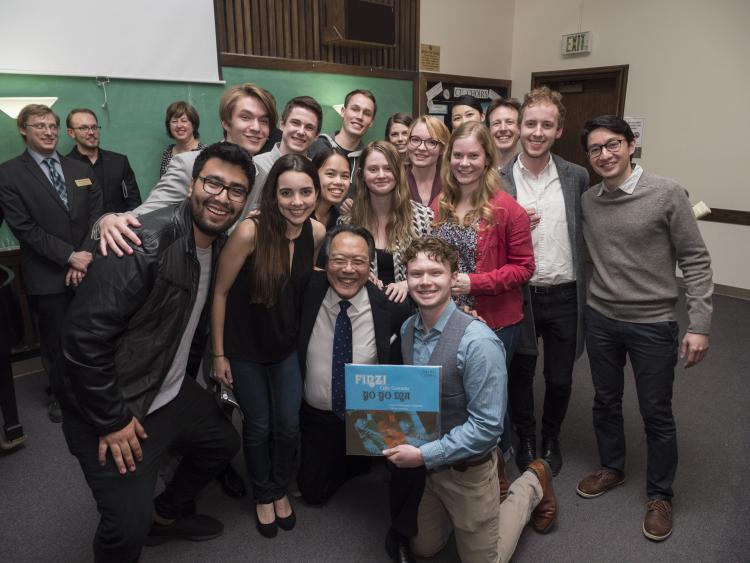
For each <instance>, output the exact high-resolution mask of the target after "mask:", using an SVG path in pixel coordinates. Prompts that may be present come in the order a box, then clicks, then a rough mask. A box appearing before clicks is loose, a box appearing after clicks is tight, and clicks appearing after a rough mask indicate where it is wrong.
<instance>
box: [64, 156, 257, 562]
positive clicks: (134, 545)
mask: <svg viewBox="0 0 750 563" xmlns="http://www.w3.org/2000/svg"><path fill="white" fill-rule="evenodd" d="M254 178H255V169H254V166H253V163H252V159H251V157H250V155H249V154H248V153H247V152H245V151H244V150H243V149H242V148H240V147H239V146H237V145H234V144H231V143H218V144H215V145H212V146H210V147H208V148H206V149H205V150H204V151H203V152H202V153H200V155H199V156H198V157H197V158H196V160H195V165H194V167H193V179H192V182H191V184H190V188H189V191H188V194H189V197H188V199H187V200H186V201H184V202H183V203H181V204H179V205H176V206H169V207H164V208H162V209H159V210H157V211H154V212H152V213H149V214H146V215H144V216H143V217H142V218H141V225H142V227H141V228H140V229H138V230H137V232H138V236H139V237H140V239H141V241H142V245H141V246H139V247H137V248H135V249H134V251H133V253H132V254H129V255H126V256H123V257H122V258H118V257H116V256H114V255H110V256H100V257H98V258H97V259H96V260H95V261H94V263H93V265H92V266H91V267H90V269H89V271H88V274H87V275H86V278H85V279H84V281H83V283H82V284H81V286H80V287H79V289H78V291H77V294H76V297H75V299H74V300H73V303H72V304H71V305H70V309H69V311H68V314H67V317H66V321H65V326H64V333H63V350H64V353H65V358H66V359H67V362H68V370H67V380H66V382H65V383H66V385H65V390H66V393H65V396H64V401H63V432H64V434H65V440H66V441H67V443H68V448H69V449H70V451H71V453H72V454H73V455H75V456H76V457H77V458H78V461H79V463H80V464H81V469H82V470H83V473H84V475H85V476H86V481H87V483H88V485H89V487H91V491H92V493H93V495H94V498H95V499H96V503H97V509H98V510H99V513H100V515H101V520H100V521H99V527H98V528H97V531H96V536H95V538H94V558H95V560H96V561H97V562H107V563H112V562H119V561H122V562H128V563H130V562H133V561H137V560H138V558H139V556H140V552H141V548H142V545H143V544H144V543H147V544H149V545H155V544H158V543H161V542H163V541H167V540H170V539H175V538H186V539H191V540H207V539H211V538H214V537H217V536H218V535H220V534H221V532H222V530H223V526H222V524H221V523H220V522H218V521H217V520H214V519H213V518H211V517H209V516H203V515H197V514H195V498H196V496H197V495H198V493H199V492H200V491H201V489H203V487H204V486H205V485H206V484H208V482H209V481H210V480H211V479H212V478H213V477H214V476H215V475H217V474H218V473H219V472H220V471H222V470H223V469H224V468H225V467H226V465H227V463H229V461H230V460H231V459H232V458H233V457H234V455H235V454H236V453H237V450H238V449H239V437H238V436H237V432H236V431H235V430H234V427H233V426H232V424H231V423H230V422H229V420H227V419H226V418H225V417H224V415H223V414H222V413H221V411H220V409H219V407H218V405H217V404H216V402H215V401H214V400H213V398H212V397H211V395H210V394H209V393H207V392H206V391H205V390H204V389H203V388H202V387H200V386H199V385H198V383H196V381H195V380H194V378H193V377H186V373H193V372H194V371H195V370H197V368H198V363H199V362H200V358H201V357H202V355H203V349H204V347H205V343H206V340H207V336H208V322H207V321H208V311H209V306H208V303H209V302H210V299H209V295H210V290H211V285H212V280H213V279H214V276H213V272H214V265H215V263H216V258H217V255H218V253H219V249H220V242H221V238H222V235H223V233H224V232H225V231H226V230H227V229H228V228H229V226H230V225H232V224H233V223H234V221H235V220H236V219H237V216H238V215H239V213H240V212H241V211H242V208H243V205H244V204H245V200H246V199H247V196H248V193H249V192H250V189H251V188H252V185H253V179H254ZM172 448H176V449H177V451H179V452H180V453H181V454H182V456H183V457H182V461H181V462H180V465H179V466H178V467H177V471H176V472H175V474H174V477H173V479H172V480H171V481H170V483H169V484H168V485H167V487H166V489H165V490H164V492H163V493H162V494H161V495H159V496H158V497H157V498H156V500H155V501H154V500H153V493H154V486H155V485H156V479H157V476H158V473H159V468H160V466H161V461H162V455H163V454H164V453H165V452H169V451H171V450H172ZM108 452H109V453H110V454H111V455H108Z"/></svg>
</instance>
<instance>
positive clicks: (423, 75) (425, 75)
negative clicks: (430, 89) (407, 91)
mask: <svg viewBox="0 0 750 563" xmlns="http://www.w3.org/2000/svg"><path fill="white" fill-rule="evenodd" d="M428 80H429V81H436V80H437V81H441V82H448V83H450V84H466V85H468V86H473V85H476V84H482V85H483V86H495V87H499V88H507V89H508V92H509V93H510V91H511V85H512V81H510V80H499V79H497V78H484V77H481V76H462V75H458V74H442V73H439V72H420V73H419V99H418V100H417V102H416V105H417V106H418V109H417V113H416V114H415V115H422V114H424V113H427V101H426V98H425V96H426V95H427V81H428Z"/></svg>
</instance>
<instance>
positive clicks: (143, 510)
mask: <svg viewBox="0 0 750 563" xmlns="http://www.w3.org/2000/svg"><path fill="white" fill-rule="evenodd" d="M141 423H142V424H143V427H144V429H145V430H146V433H147V434H148V438H147V439H145V440H141V441H140V442H141V447H142V449H143V461H141V462H140V463H138V464H137V468H136V470H135V472H134V473H127V474H126V475H120V474H119V473H118V472H117V468H116V467H115V464H114V461H113V460H112V457H111V454H110V453H109V452H108V453H107V460H106V464H105V465H104V466H101V465H99V462H98V459H97V450H98V445H99V435H98V433H97V431H96V429H95V428H94V427H93V426H91V425H90V424H88V423H87V422H85V421H84V420H83V419H82V418H81V416H80V415H78V414H77V413H75V412H73V411H72V410H69V409H67V408H66V409H65V410H64V413H63V433H64V434H65V440H66V441H67V442H68V448H69V449H70V452H71V453H72V454H73V455H74V456H76V457H77V458H78V462H79V463H80V464H81V469H83V474H84V476H85V477H86V482H87V483H88V485H89V487H90V488H91V492H92V493H93V495H94V499H95V500H96V505H97V509H98V511H99V514H100V516H101V519H100V521H99V526H98V528H97V530H96V536H95V537H94V559H95V560H96V561H97V562H107V563H110V562H120V561H122V562H128V563H130V562H132V561H137V560H138V557H139V556H140V552H141V547H142V545H143V543H144V541H145V539H146V536H147V535H148V532H149V529H150V528H151V524H152V523H153V521H154V510H156V512H157V513H158V514H159V515H160V516H163V517H164V518H179V517H182V516H187V515H189V514H192V513H193V512H195V498H196V496H197V495H198V493H199V492H200V491H201V489H203V488H204V487H205V486H206V485H207V484H208V482H209V481H210V480H211V479H212V478H213V477H214V476H215V475H217V474H218V473H219V472H221V471H222V470H223V469H224V468H225V467H226V465H227V463H228V462H229V461H230V460H231V459H232V458H233V457H234V455H235V454H236V453H237V451H238V450H239V448H240V439H239V436H238V435H237V432H236V431H235V429H234V427H233V426H232V424H231V423H230V422H229V421H228V420H227V419H226V418H225V417H224V416H223V415H222V413H221V411H220V410H219V407H218V405H217V404H216V403H215V402H214V400H213V398H212V397H211V395H209V394H208V393H207V392H206V391H205V390H204V389H202V388H201V387H200V386H199V385H198V384H197V383H196V382H195V381H194V380H193V379H191V378H190V377H185V378H184V380H183V384H182V388H181V389H180V392H179V393H178V394H177V396H176V397H175V398H174V399H173V400H172V401H170V402H169V403H167V404H166V405H164V406H163V407H162V408H160V409H159V410H157V411H155V412H153V413H151V414H150V415H148V416H147V417H146V419H145V420H143V421H141ZM173 448H174V449H176V450H177V451H178V452H180V453H181V454H182V456H183V457H182V460H181V461H180V465H179V466H178V467H177V470H176V471H175V474H174V477H173V478H172V480H171V481H170V483H169V484H168V485H167V487H166V489H165V491H164V492H163V493H162V494H161V495H159V496H158V497H157V498H156V499H155V500H154V499H153V494H154V487H155V485H156V479H157V477H158V474H159V468H160V467H161V462H162V458H163V457H164V455H168V454H169V453H170V452H171V451H172V449H173Z"/></svg>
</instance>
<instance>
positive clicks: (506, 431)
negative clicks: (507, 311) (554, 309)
mask: <svg viewBox="0 0 750 563" xmlns="http://www.w3.org/2000/svg"><path fill="white" fill-rule="evenodd" d="M495 334H496V335H497V337H498V338H499V339H500V342H502V343H503V347H504V348H505V368H506V369H510V361H511V360H512V359H513V355H514V354H515V352H516V347H517V346H518V339H519V336H520V335H521V322H517V323H516V324H514V325H510V326H504V327H503V328H499V329H497V330H496V331H495ZM510 428H511V424H510V415H509V414H508V409H507V408H506V409H505V417H504V419H503V435H502V436H501V437H500V444H499V447H500V449H501V450H502V452H503V454H504V455H510V453H509V452H510V451H511V448H512V447H513V442H512V441H511V432H510Z"/></svg>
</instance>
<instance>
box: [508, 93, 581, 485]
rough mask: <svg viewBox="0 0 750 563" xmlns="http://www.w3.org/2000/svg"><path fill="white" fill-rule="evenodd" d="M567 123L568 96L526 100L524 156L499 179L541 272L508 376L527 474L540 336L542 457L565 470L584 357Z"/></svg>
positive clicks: (577, 199)
mask: <svg viewBox="0 0 750 563" xmlns="http://www.w3.org/2000/svg"><path fill="white" fill-rule="evenodd" d="M564 121H565V106H563V104H562V96H561V95H560V94H559V93H558V92H553V91H552V90H550V89H549V88H547V87H542V88H538V89H536V90H532V91H531V92H529V93H528V94H526V96H525V98H524V102H523V105H522V107H521V147H522V149H523V150H522V152H521V153H520V154H519V155H518V156H517V157H516V158H514V159H513V160H512V161H511V162H509V163H508V164H507V165H506V166H505V167H504V168H503V169H502V170H501V172H500V174H501V176H502V178H503V180H504V182H505V186H506V188H507V190H508V193H510V194H511V195H512V196H513V197H515V198H516V199H517V200H518V202H519V203H520V204H521V205H522V206H523V207H525V208H526V211H527V212H528V213H529V217H530V219H531V229H532V232H531V236H532V242H533V244H534V260H535V262H536V271H535V272H534V275H533V276H532V278H531V280H530V281H529V284H528V286H527V287H526V292H525V293H526V294H525V297H526V299H525V308H524V317H525V319H524V325H523V330H522V335H521V338H520V342H519V345H518V347H517V349H516V353H515V354H514V356H513V359H512V361H511V365H510V371H509V374H508V404H509V407H510V411H511V421H512V422H513V426H514V427H515V428H516V432H517V433H518V437H519V445H518V452H517V455H516V464H517V465H518V469H519V471H521V472H523V471H524V470H525V469H526V466H527V465H528V464H529V462H531V460H533V459H536V457H537V436H536V420H535V418H534V372H535V371H536V358H537V337H538V336H541V337H542V339H543V341H544V370H543V371H544V380H545V394H544V410H543V415H542V454H541V456H540V457H542V458H543V459H544V460H545V461H546V462H547V463H549V465H550V467H551V468H552V473H553V475H557V474H558V473H559V472H560V469H561V468H562V453H561V451H560V428H561V426H562V422H563V419H564V417H565V413H566V411H567V409H568V402H569V400H570V394H571V388H572V379H573V364H574V363H575V361H576V358H578V357H579V356H580V355H581V352H582V351H583V306H584V305H585V301H586V279H585V273H584V247H583V232H582V231H581V194H582V193H583V192H584V191H585V190H586V189H587V188H588V187H589V175H588V172H587V171H586V169H585V168H583V167H582V166H578V165H577V164H573V163H572V162H568V161H566V160H564V159H562V158H560V157H559V156H556V155H553V154H552V153H551V150H552V145H554V143H555V141H556V140H557V139H559V138H560V136H561V135H562V132H563V123H564Z"/></svg>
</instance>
